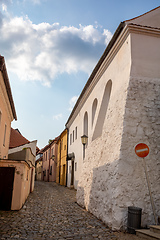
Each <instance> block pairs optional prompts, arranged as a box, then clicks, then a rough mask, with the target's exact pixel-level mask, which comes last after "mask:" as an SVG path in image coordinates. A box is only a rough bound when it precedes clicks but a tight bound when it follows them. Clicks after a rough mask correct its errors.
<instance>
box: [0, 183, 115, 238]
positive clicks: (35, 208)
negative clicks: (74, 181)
mask: <svg viewBox="0 0 160 240" xmlns="http://www.w3.org/2000/svg"><path fill="white" fill-rule="evenodd" d="M3 239H9V240H10V239H24V240H25V239H27V240H28V239H29V240H30V239H32V240H33V239H37V240H38V239H41V240H43V239H44V240H45V239H54V240H65V239H68V240H71V239H77V240H78V239H87V240H90V239H91V240H92V239H103V240H107V239H108V240H111V239H114V240H116V239H119V238H118V237H116V236H115V235H114V232H112V231H111V230H110V229H109V228H107V227H106V226H105V225H104V224H103V223H102V222H101V221H100V220H98V219H97V218H96V217H94V216H93V215H92V214H90V213H88V212H87V211H85V209H83V208H81V207H80V206H79V205H78V204H77V203H76V191H75V190H74V189H68V188H66V187H64V186H60V185H58V184H56V183H53V182H52V183H48V182H40V181H37V182H35V189H34V191H33V192H32V193H31V194H30V195H29V197H28V199H27V201H26V203H25V205H24V206H23V208H22V209H21V210H19V211H0V240H3Z"/></svg>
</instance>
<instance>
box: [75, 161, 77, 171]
mask: <svg viewBox="0 0 160 240" xmlns="http://www.w3.org/2000/svg"><path fill="white" fill-rule="evenodd" d="M75 171H77V163H76V162H75Z"/></svg>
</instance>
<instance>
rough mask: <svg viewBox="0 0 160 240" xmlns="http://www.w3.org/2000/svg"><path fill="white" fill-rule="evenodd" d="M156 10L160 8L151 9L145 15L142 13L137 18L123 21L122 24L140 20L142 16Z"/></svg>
mask: <svg viewBox="0 0 160 240" xmlns="http://www.w3.org/2000/svg"><path fill="white" fill-rule="evenodd" d="M158 8H160V6H158V7H156V8H153V9H151V10H150V11H148V12H145V13H143V14H141V15H139V16H137V17H134V18H131V19H128V20H125V21H124V22H125V23H128V22H130V21H133V20H135V19H138V18H140V17H142V16H144V15H146V14H148V13H150V12H153V11H155V10H156V9H158Z"/></svg>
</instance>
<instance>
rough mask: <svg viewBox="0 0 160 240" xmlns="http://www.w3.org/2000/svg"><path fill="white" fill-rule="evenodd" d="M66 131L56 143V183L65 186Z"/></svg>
mask: <svg viewBox="0 0 160 240" xmlns="http://www.w3.org/2000/svg"><path fill="white" fill-rule="evenodd" d="M66 159H67V129H65V130H64V131H63V132H62V133H61V135H60V138H59V141H58V154H57V174H56V182H57V183H60V184H61V185H64V186H65V185H66V173H67V164H66Z"/></svg>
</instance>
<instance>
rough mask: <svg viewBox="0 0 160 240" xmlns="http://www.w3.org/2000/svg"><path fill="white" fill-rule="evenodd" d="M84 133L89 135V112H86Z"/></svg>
mask: <svg viewBox="0 0 160 240" xmlns="http://www.w3.org/2000/svg"><path fill="white" fill-rule="evenodd" d="M83 134H84V135H86V136H87V137H88V113H87V112H85V114H84V120H83Z"/></svg>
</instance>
